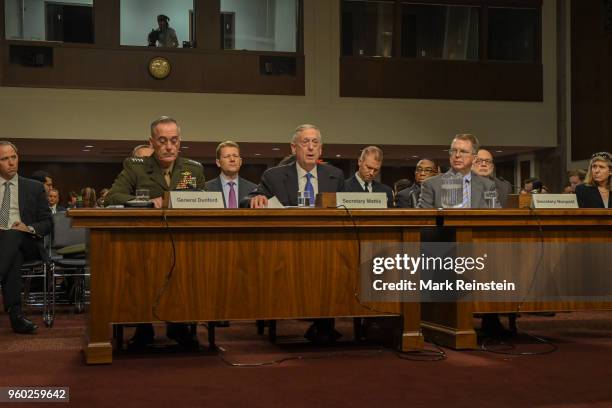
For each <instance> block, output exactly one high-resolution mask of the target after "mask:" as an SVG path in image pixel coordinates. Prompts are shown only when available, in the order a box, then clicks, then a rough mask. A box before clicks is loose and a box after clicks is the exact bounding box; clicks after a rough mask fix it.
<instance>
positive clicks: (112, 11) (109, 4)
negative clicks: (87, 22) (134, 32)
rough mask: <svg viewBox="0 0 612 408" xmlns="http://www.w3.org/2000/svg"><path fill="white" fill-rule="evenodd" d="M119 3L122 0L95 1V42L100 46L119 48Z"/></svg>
mask: <svg viewBox="0 0 612 408" xmlns="http://www.w3.org/2000/svg"><path fill="white" fill-rule="evenodd" d="M119 2H120V0H94V41H95V42H96V44H97V45H98V46H106V47H117V46H119V43H120V31H121V30H120V26H119V23H120V21H119V18H118V16H119V10H120V3H119Z"/></svg>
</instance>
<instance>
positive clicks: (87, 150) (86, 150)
mask: <svg viewBox="0 0 612 408" xmlns="http://www.w3.org/2000/svg"><path fill="white" fill-rule="evenodd" d="M83 151H84V152H91V150H89V149H83Z"/></svg>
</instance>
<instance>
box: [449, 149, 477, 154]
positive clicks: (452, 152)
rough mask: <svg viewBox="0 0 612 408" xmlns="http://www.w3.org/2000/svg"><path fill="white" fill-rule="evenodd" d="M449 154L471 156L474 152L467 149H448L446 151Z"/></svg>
mask: <svg viewBox="0 0 612 408" xmlns="http://www.w3.org/2000/svg"><path fill="white" fill-rule="evenodd" d="M448 154H449V156H456V155H460V156H473V155H474V153H473V152H470V151H467V150H459V149H450V150H449V151H448Z"/></svg>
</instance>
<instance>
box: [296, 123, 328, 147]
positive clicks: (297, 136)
mask: <svg viewBox="0 0 612 408" xmlns="http://www.w3.org/2000/svg"><path fill="white" fill-rule="evenodd" d="M308 129H314V130H316V131H317V133H318V134H319V139H323V138H322V136H321V130H319V128H318V127H316V126H315V125H310V124H308V123H305V124H303V125H300V126H298V127H296V128H295V130H294V131H293V137H292V138H291V143H294V144H295V143H297V140H298V138H299V137H300V133H302V132H303V131H305V130H308ZM321 141H322V140H321Z"/></svg>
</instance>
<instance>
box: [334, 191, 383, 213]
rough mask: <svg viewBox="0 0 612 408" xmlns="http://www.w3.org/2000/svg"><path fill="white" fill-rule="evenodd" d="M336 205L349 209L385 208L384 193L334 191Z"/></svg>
mask: <svg viewBox="0 0 612 408" xmlns="http://www.w3.org/2000/svg"><path fill="white" fill-rule="evenodd" d="M336 206H337V207H340V206H345V207H346V208H351V209H360V208H363V209H365V208H370V209H372V208H387V194H385V193H366V192H363V193H336Z"/></svg>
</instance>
